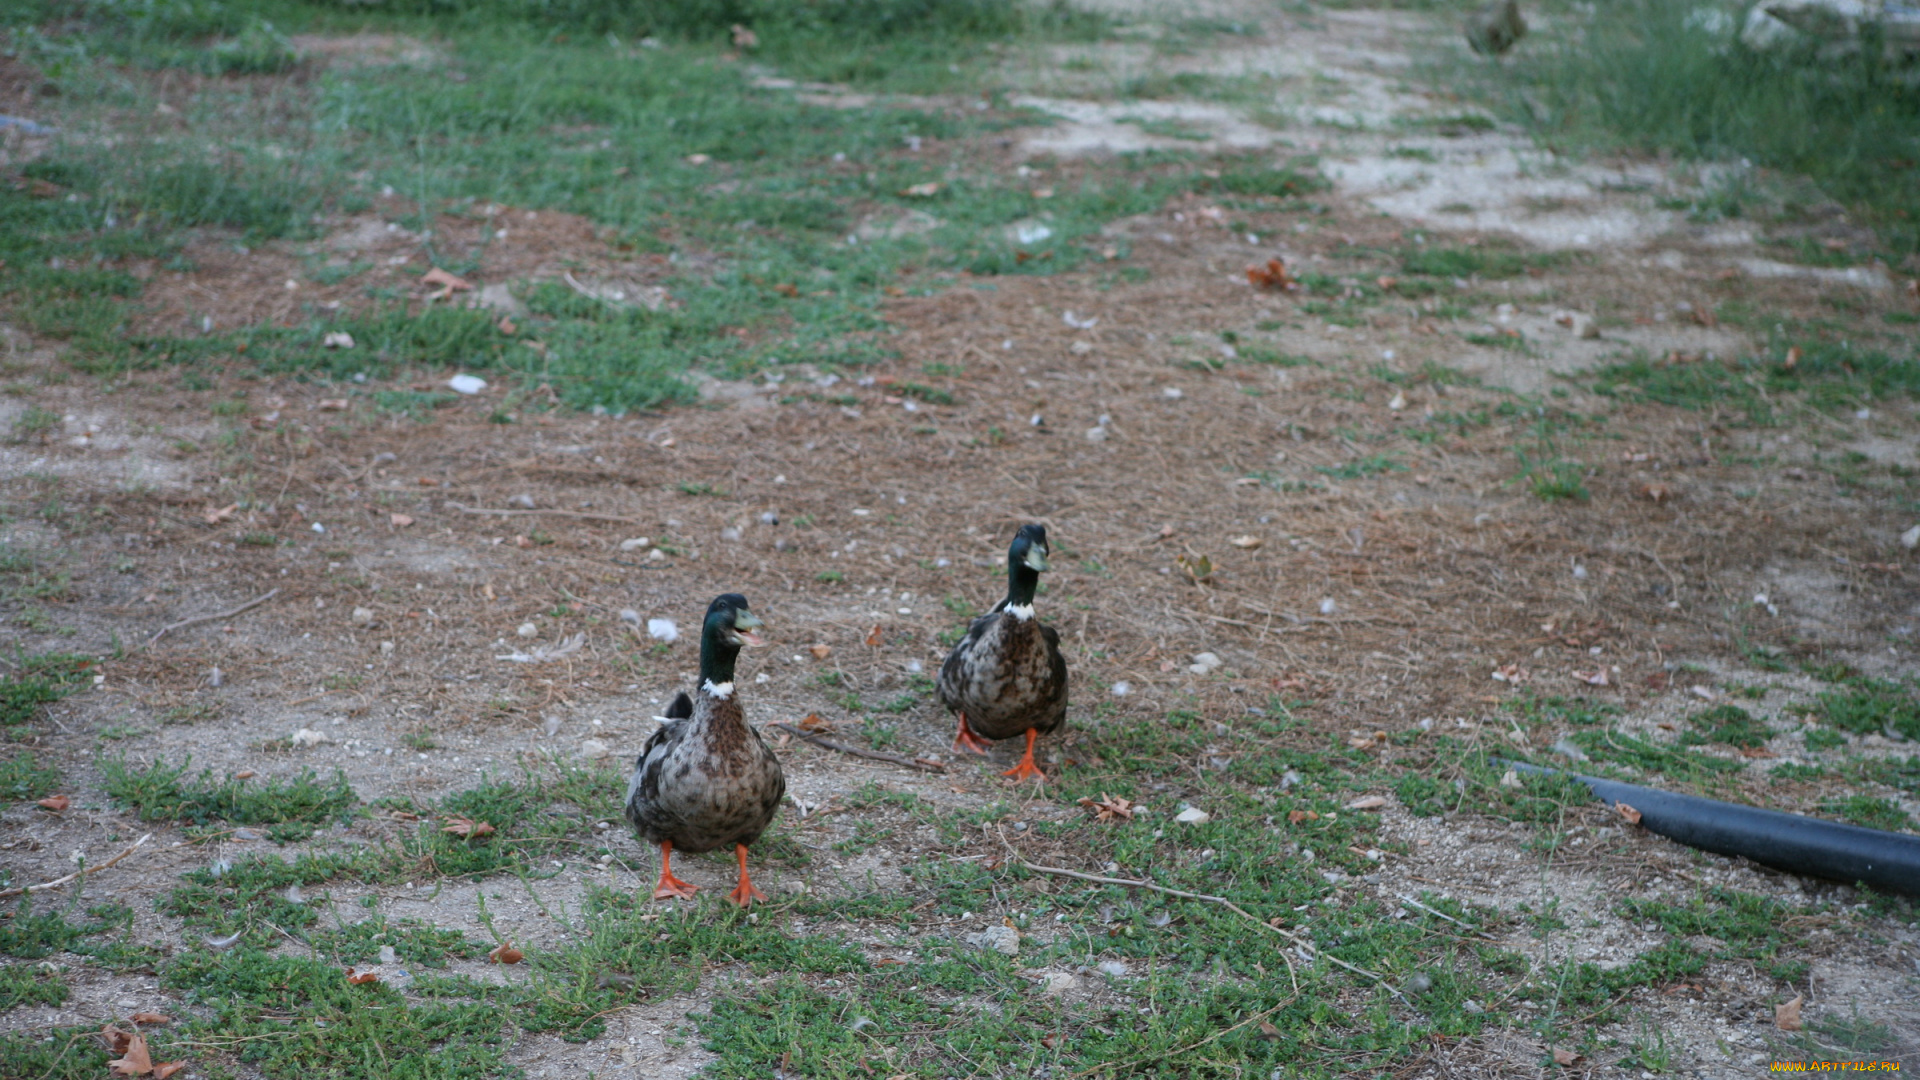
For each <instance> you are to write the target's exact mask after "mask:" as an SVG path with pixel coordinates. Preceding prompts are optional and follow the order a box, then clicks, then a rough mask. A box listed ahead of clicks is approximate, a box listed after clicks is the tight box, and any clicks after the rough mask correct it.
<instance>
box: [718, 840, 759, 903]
mask: <svg viewBox="0 0 1920 1080" xmlns="http://www.w3.org/2000/svg"><path fill="white" fill-rule="evenodd" d="M733 853H734V857H735V858H737V859H739V860H740V884H738V885H735V886H734V887H733V891H732V892H730V893H728V894H727V899H728V900H731V901H732V902H733V904H734V906H735V907H747V906H748V905H750V904H752V903H753V902H754V901H755V900H758V901H760V902H761V903H765V902H766V899H767V894H766V893H763V892H761V891H760V890H759V889H756V888H754V887H753V879H752V878H749V877H748V876H747V845H745V844H735V845H734V846H733Z"/></svg>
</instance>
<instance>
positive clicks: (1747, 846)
mask: <svg viewBox="0 0 1920 1080" xmlns="http://www.w3.org/2000/svg"><path fill="white" fill-rule="evenodd" d="M1506 764H1508V765H1509V766H1511V767H1512V768H1514V769H1517V770H1520V771H1522V772H1529V773H1540V774H1545V775H1550V776H1555V775H1557V776H1569V777H1572V778H1573V779H1575V780H1578V781H1580V782H1581V783H1583V784H1585V785H1587V787H1588V788H1591V789H1592V791H1593V794H1594V795H1595V796H1596V797H1597V798H1599V799H1600V801H1602V802H1604V803H1607V804H1608V805H1610V806H1611V805H1614V804H1617V803H1625V804H1627V805H1628V806H1631V807H1633V808H1634V809H1635V810H1638V811H1639V812H1640V824H1641V825H1643V826H1645V827H1646V829H1647V831H1648V832H1653V833H1658V834H1660V835H1661V836H1664V837H1666V838H1667V839H1669V840H1673V841H1676V842H1678V843H1682V844H1685V845H1687V846H1688V847H1695V848H1699V849H1700V850H1702V851H1711V852H1714V853H1716V854H1719V855H1740V856H1744V857H1746V858H1749V859H1752V860H1753V861H1754V862H1757V863H1760V864H1762V865H1763V866H1771V867H1773V868H1774V869H1776V870H1785V871H1787V872H1788V873H1790V874H1803V875H1805V876H1807V877H1817V878H1826V879H1828V880H1830V881H1840V882H1845V883H1846V884H1848V885H1853V884H1865V885H1868V886H1871V887H1872V888H1874V889H1878V890H1880V891H1881V892H1900V893H1906V894H1907V895H1909V896H1920V836H1913V835H1909V834H1907V833H1892V832H1884V831H1882V830H1880V829H1867V828H1862V827H1861V826H1859V825H1846V824H1842V823H1841V822H1838V821H1822V820H1820V819H1819V818H1810V817H1802V816H1801V815H1799V814H1788V813H1783V812H1782V811H1779V810H1763V809H1761V808H1760V807H1757V806H1742V805H1740V804H1739V803H1729V802H1721V801H1720V800H1718V799H1703V798H1701V797H1700V796H1698V795H1680V794H1676V793H1674V792H1671V791H1659V790H1657V789H1655V788H1650V787H1641V786H1640V785H1638V784H1623V783H1621V782H1620V781H1618V780H1602V779H1599V778H1598V777H1593V776H1580V775H1578V774H1575V773H1561V772H1559V771H1558V770H1555V769H1546V768H1541V767H1540V766H1538V765H1527V764H1524V763H1521V762H1518V761H1509V762H1507V763H1506Z"/></svg>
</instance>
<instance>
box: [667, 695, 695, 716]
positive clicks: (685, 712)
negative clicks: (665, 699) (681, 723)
mask: <svg viewBox="0 0 1920 1080" xmlns="http://www.w3.org/2000/svg"><path fill="white" fill-rule="evenodd" d="M664 715H665V716H666V718H667V719H669V720H685V719H687V718H688V717H690V716H692V715H693V699H692V698H690V697H688V696H687V692H686V691H685V690H682V691H680V693H679V694H677V695H675V696H674V699H673V701H672V703H671V704H669V705H668V706H667V711H666V713H665V714H664Z"/></svg>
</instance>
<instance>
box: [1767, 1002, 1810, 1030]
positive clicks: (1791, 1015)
mask: <svg viewBox="0 0 1920 1080" xmlns="http://www.w3.org/2000/svg"><path fill="white" fill-rule="evenodd" d="M1805 1000H1806V996H1805V995H1803V994H1795V995H1794V997H1793V1000H1792V1001H1789V1002H1786V1003H1785V1004H1781V1005H1775V1006H1774V1007H1773V1026H1774V1027H1777V1028H1779V1029H1780V1030H1781V1031H1799V1030H1800V1029H1801V1028H1803V1027H1805V1026H1806V1024H1805V1023H1804V1022H1803V1021H1802V1020H1801V1019H1800V1005H1801V1003H1802V1002H1803V1001H1805Z"/></svg>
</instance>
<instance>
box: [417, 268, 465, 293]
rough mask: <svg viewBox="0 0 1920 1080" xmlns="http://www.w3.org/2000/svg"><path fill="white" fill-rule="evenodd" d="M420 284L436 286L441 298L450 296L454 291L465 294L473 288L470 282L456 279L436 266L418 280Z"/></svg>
mask: <svg viewBox="0 0 1920 1080" xmlns="http://www.w3.org/2000/svg"><path fill="white" fill-rule="evenodd" d="M420 284H422V285H432V286H438V287H439V288H440V295H441V296H442V297H446V296H450V295H452V294H453V293H454V292H456V291H458V292H467V291H469V290H470V289H472V288H473V283H472V282H470V281H466V280H464V279H462V278H457V277H455V276H453V275H452V274H449V273H447V272H446V271H445V270H442V269H440V268H439V267H437V266H436V267H434V268H433V269H431V270H429V271H427V272H426V274H425V276H423V277H422V278H421V279H420Z"/></svg>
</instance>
